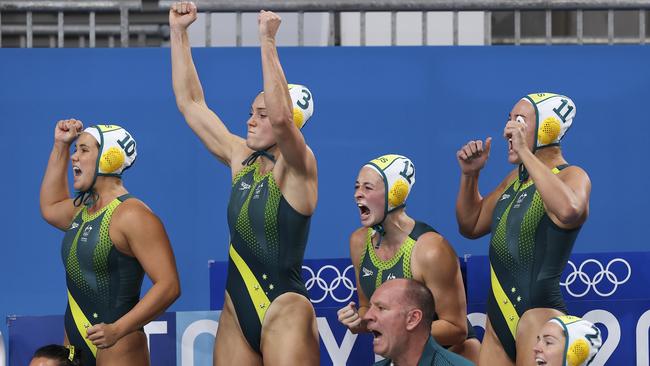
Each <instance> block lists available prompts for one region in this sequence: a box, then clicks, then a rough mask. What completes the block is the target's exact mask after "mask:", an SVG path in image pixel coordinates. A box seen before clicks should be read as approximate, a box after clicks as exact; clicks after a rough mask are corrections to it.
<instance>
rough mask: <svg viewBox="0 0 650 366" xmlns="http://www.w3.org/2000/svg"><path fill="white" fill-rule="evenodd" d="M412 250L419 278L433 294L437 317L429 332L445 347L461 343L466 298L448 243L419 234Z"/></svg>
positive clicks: (437, 236)
mask: <svg viewBox="0 0 650 366" xmlns="http://www.w3.org/2000/svg"><path fill="white" fill-rule="evenodd" d="M414 251H415V253H413V255H414V258H415V261H416V266H415V268H414V269H416V270H417V272H419V273H417V274H416V273H414V274H416V275H418V277H420V278H417V279H418V280H419V281H422V282H423V283H424V284H425V285H426V286H427V287H428V288H429V290H431V293H432V294H433V298H434V302H435V306H436V314H437V315H438V319H437V320H435V321H434V322H433V323H432V324H431V335H432V336H433V337H434V338H435V339H436V341H438V343H440V344H442V345H446V346H450V345H455V344H460V343H462V342H463V341H464V340H465V338H466V337H467V300H466V298H465V287H464V286H463V279H462V276H461V273H460V265H459V264H458V257H457V256H456V253H455V252H454V250H453V248H452V247H451V245H449V242H447V240H445V238H443V237H442V236H440V235H438V234H435V233H427V234H425V235H423V236H421V237H420V238H419V239H418V241H417V244H416V246H415V249H414Z"/></svg>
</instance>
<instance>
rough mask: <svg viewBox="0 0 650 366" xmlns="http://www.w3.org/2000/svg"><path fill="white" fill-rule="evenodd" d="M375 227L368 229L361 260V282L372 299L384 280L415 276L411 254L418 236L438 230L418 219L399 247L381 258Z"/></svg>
mask: <svg viewBox="0 0 650 366" xmlns="http://www.w3.org/2000/svg"><path fill="white" fill-rule="evenodd" d="M373 232H374V230H373V229H368V231H367V234H366V242H365V246H364V250H363V253H362V254H361V260H360V261H359V263H360V266H359V283H360V285H361V288H362V289H363V293H364V294H365V295H366V298H368V299H370V297H372V294H373V293H374V292H375V290H376V289H377V288H378V287H379V286H380V285H381V284H382V283H384V282H386V281H388V280H392V279H394V278H413V274H412V272H411V254H412V253H413V247H414V246H415V243H416V242H417V240H418V238H419V237H420V236H421V235H422V234H424V233H428V232H437V231H436V230H434V229H433V228H432V227H431V226H429V225H427V224H425V223H423V222H419V221H416V222H415V226H414V227H413V230H412V231H411V233H410V234H409V235H408V236H407V237H406V239H405V240H404V242H403V243H402V244H401V245H400V247H399V249H398V250H397V252H396V253H395V255H393V257H391V258H390V259H388V260H385V261H384V260H381V259H380V258H379V257H378V256H377V253H375V249H374V246H373V244H372V233H373Z"/></svg>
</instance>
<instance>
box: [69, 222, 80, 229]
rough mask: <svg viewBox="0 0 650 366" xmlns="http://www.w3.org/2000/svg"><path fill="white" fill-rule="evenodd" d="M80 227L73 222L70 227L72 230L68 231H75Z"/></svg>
mask: <svg viewBox="0 0 650 366" xmlns="http://www.w3.org/2000/svg"><path fill="white" fill-rule="evenodd" d="M78 227H79V223H77V222H73V223H72V225H70V228H69V229H68V230H74V229H76V228H78Z"/></svg>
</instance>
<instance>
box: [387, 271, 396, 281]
mask: <svg viewBox="0 0 650 366" xmlns="http://www.w3.org/2000/svg"><path fill="white" fill-rule="evenodd" d="M395 278H397V277H395V275H394V274H392V273H389V274H388V276H386V281H390V280H394V279H395Z"/></svg>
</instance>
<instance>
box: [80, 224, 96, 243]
mask: <svg viewBox="0 0 650 366" xmlns="http://www.w3.org/2000/svg"><path fill="white" fill-rule="evenodd" d="M92 229H93V227H92V226H86V227H85V228H84V232H83V233H82V234H81V239H80V240H81V241H88V235H90V231H91V230H92Z"/></svg>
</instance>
